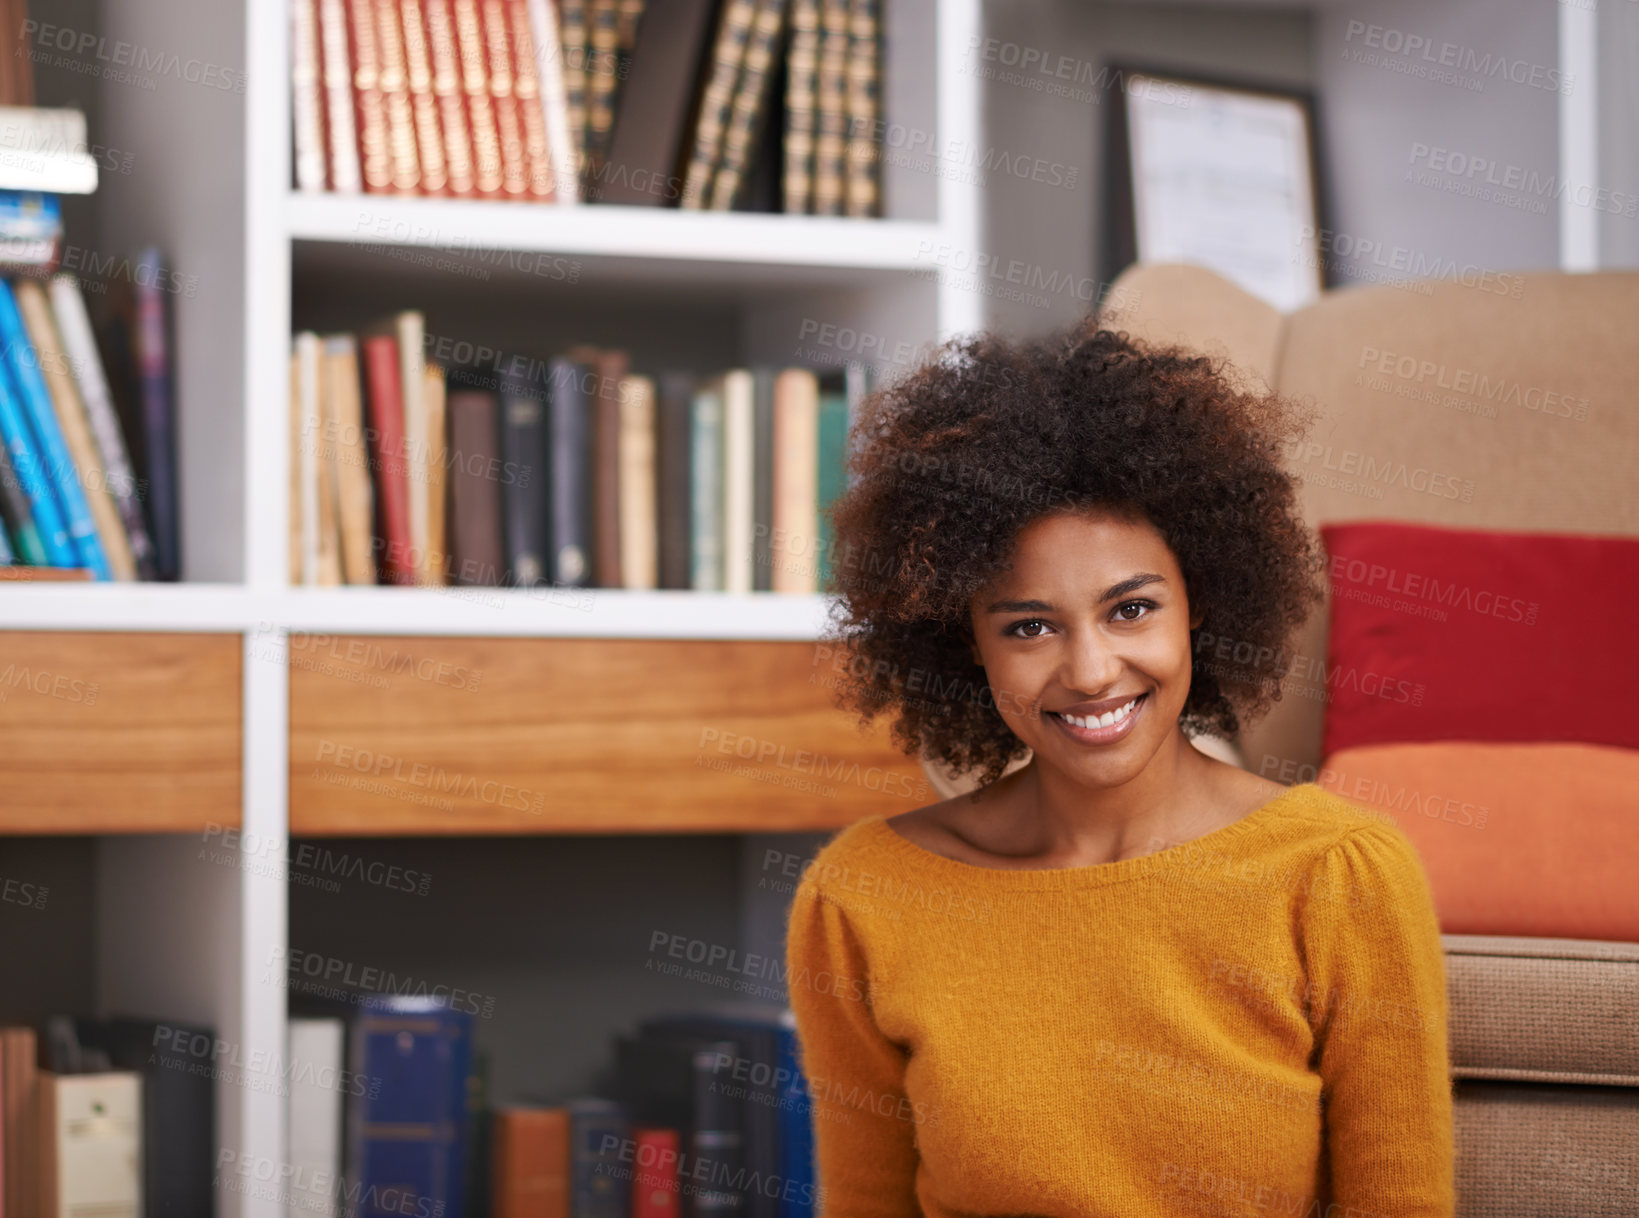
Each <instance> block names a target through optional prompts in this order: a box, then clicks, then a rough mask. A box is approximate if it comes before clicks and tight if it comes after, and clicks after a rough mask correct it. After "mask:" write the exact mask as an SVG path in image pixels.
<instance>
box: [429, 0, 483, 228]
mask: <svg viewBox="0 0 1639 1218" xmlns="http://www.w3.org/2000/svg"><path fill="white" fill-rule="evenodd" d="M422 13H423V16H424V17H425V18H426V22H427V50H428V52H429V54H430V55H431V59H432V86H433V97H434V98H435V99H437V102H438V122H439V127H440V129H441V130H442V131H443V132H444V164H445V171H446V174H447V177H448V186H449V192H450V193H451V194H452V195H470V194H472V193H473V189H474V187H473V164H472V127H471V124H470V122H469V120H468V118H467V106H466V100H465V95H464V94H463V93H462V91H461V57H460V55H459V54H457V53H456V47H455V15H454V13H453V12H452V11H451V9H450V0H422Z"/></svg>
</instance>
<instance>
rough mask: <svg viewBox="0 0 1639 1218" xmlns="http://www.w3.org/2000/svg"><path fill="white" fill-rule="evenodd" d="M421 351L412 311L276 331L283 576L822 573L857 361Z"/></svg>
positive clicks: (528, 581)
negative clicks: (282, 407) (441, 357)
mask: <svg viewBox="0 0 1639 1218" xmlns="http://www.w3.org/2000/svg"><path fill="white" fill-rule="evenodd" d="M460 345H461V346H462V347H466V346H467V344H460ZM429 349H431V350H434V351H436V350H437V346H436V344H431V343H429V342H428V341H427V338H426V334H425V325H424V322H423V318H422V315H421V314H420V313H418V312H413V311H412V312H406V313H401V314H398V315H397V316H395V317H393V318H389V319H387V320H385V321H384V322H382V323H379V324H378V325H376V326H374V327H372V328H370V329H369V330H367V331H365V332H364V333H362V334H359V335H352V334H333V335H324V336H321V335H319V334H316V333H313V332H303V333H300V334H297V335H296V336H295V342H294V351H293V353H292V356H291V361H292V362H291V375H290V383H291V414H290V435H291V453H292V460H291V468H290V504H291V511H290V581H291V583H292V584H317V585H339V584H372V583H385V584H415V585H422V586H444V585H470V586H499V585H507V586H519V587H530V586H537V585H542V584H556V585H563V586H569V587H598V588H630V589H652V588H670V589H692V590H696V591H727V592H746V593H749V592H756V591H769V592H784V593H812V592H816V591H819V590H820V589H822V588H823V587H824V586H825V582H826V579H827V576H828V572H829V565H830V563H831V561H832V558H833V556H832V555H831V554H830V542H829V535H828V520H827V513H826V509H827V508H828V507H829V505H830V504H831V502H832V500H834V499H835V498H836V496H837V495H838V494H839V493H840V492H841V490H842V489H843V485H844V481H845V470H844V449H845V445H846V440H847V430H848V422H849V417H850V411H851V403H852V402H854V401H857V399H858V397H859V396H860V395H861V394H863V393H864V392H865V390H866V383H865V373H864V370H863V368H862V367H859V366H851V367H850V368H849V369H847V370H838V371H834V372H815V371H813V370H811V369H806V368H786V369H783V370H779V369H774V368H766V367H757V368H737V369H731V370H729V371H727V372H723V373H720V374H718V375H715V376H708V377H696V376H693V375H691V374H688V373H663V374H662V375H660V377H659V378H658V382H657V381H656V380H655V379H652V378H650V377H647V376H642V375H635V374H633V373H632V372H631V361H630V358H629V356H628V354H627V353H626V352H624V351H621V350H616V349H609V348H596V347H588V346H577V347H571V348H569V349H568V350H567V351H566V352H564V354H562V355H560V356H557V357H555V358H551V359H544V360H543V359H534V358H526V357H523V356H507V355H499V354H497V355H495V356H493V357H492V358H491V359H490V360H489V361H488V362H487V363H485V364H483V365H482V366H464V367H457V368H451V369H449V370H447V371H446V370H445V369H444V368H443V367H441V366H440V365H438V364H437V363H434V362H431V361H429V360H427V358H426V355H427V352H428V350H429Z"/></svg>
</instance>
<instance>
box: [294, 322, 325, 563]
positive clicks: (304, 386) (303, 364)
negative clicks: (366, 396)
mask: <svg viewBox="0 0 1639 1218" xmlns="http://www.w3.org/2000/svg"><path fill="white" fill-rule="evenodd" d="M292 348H293V349H292V351H291V365H290V388H291V406H292V408H293V409H294V411H295V413H296V417H297V419H298V420H299V422H298V424H297V426H296V427H295V429H294V436H295V439H294V440H293V444H294V447H293V448H292V450H291V451H292V453H293V454H294V455H295V466H294V468H295V471H296V479H295V481H294V482H293V483H292V499H291V504H290V510H291V529H292V533H291V536H292V538H293V539H294V541H295V542H296V543H297V544H298V545H299V546H300V552H299V557H300V561H298V562H297V563H296V564H295V565H294V566H293V568H292V580H293V582H295V581H296V580H297V577H298V576H299V582H300V583H303V584H307V585H313V584H317V583H319V582H320V579H319V549H320V542H319V528H320V524H319V498H320V478H319V470H320V467H321V465H322V462H321V460H320V457H319V448H320V445H321V443H322V439H323V434H324V433H323V430H322V427H321V419H320V416H319V336H318V335H317V334H314V333H311V332H304V333H301V334H298V335H296V337H295V339H294V341H293V342H292Z"/></svg>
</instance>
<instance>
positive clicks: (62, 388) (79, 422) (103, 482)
mask: <svg viewBox="0 0 1639 1218" xmlns="http://www.w3.org/2000/svg"><path fill="white" fill-rule="evenodd" d="M14 291H15V293H16V297H17V308H18V311H19V312H20V313H21V314H22V317H23V326H24V329H25V330H26V332H27V334H28V340H29V344H30V346H31V347H32V348H33V350H34V358H35V363H36V365H37V366H38V368H39V371H40V375H41V377H42V379H43V380H44V381H45V384H46V389H47V392H48V394H49V395H50V398H51V404H52V407H53V408H54V409H55V411H56V418H57V424H58V426H59V427H60V428H61V429H62V434H63V442H64V444H66V445H67V447H68V452H69V456H70V457H71V458H72V459H73V461H74V466H75V468H76V470H77V471H78V473H79V479H80V483H81V485H82V487H83V489H84V492H85V497H86V502H87V504H88V506H89V507H90V509H91V519H92V522H93V524H94V525H95V527H96V532H97V540H98V542H99V543H100V544H101V545H102V551H103V554H104V555H105V556H106V557H107V560H108V568H109V571H110V572H111V573H112V575H113V578H115V579H118V580H133V579H135V578H136V577H137V567H136V560H135V559H134V558H133V556H132V554H131V543H130V540H129V538H128V537H127V536H126V533H125V524H124V522H123V521H122V520H121V519H120V512H119V506H118V504H117V503H116V502H115V498H114V494H113V491H112V489H111V488H110V486H109V478H108V471H107V470H106V469H105V468H104V467H103V460H102V454H101V453H100V452H99V451H98V449H97V443H96V440H95V439H94V438H93V436H92V434H91V424H90V421H89V419H87V417H86V411H85V403H84V402H82V401H81V400H80V391H79V387H78V385H76V384H75V381H74V375H73V372H72V370H71V368H70V365H69V362H68V356H67V354H66V353H65V352H64V350H63V342H62V339H61V337H60V336H59V335H58V332H57V322H56V319H55V318H54V317H53V316H52V311H51V303H50V301H49V300H47V298H46V291H45V288H43V287H41V286H40V283H39V281H38V280H34V279H20V280H18V281H17V284H16V286H15V288H14Z"/></svg>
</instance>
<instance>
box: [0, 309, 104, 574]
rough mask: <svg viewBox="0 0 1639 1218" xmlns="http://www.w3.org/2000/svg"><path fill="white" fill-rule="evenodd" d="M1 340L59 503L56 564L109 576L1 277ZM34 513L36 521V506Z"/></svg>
mask: <svg viewBox="0 0 1639 1218" xmlns="http://www.w3.org/2000/svg"><path fill="white" fill-rule="evenodd" d="M0 343H4V344H5V362H6V368H7V371H8V372H10V374H11V380H12V384H14V385H15V386H16V387H17V396H18V400H19V402H20V404H21V406H22V410H23V413H24V415H25V416H26V417H27V419H28V424H29V429H30V434H31V437H32V439H33V441H34V444H35V446H36V447H35V451H37V452H38V454H39V459H40V460H41V461H43V462H44V463H45V467H46V472H47V474H48V476H49V478H50V482H51V487H50V494H51V495H52V496H54V497H55V499H56V501H57V503H58V504H60V505H61V507H62V523H63V525H64V526H66V528H67V534H68V535H67V543H68V544H67V550H66V552H67V554H68V555H71V556H72V557H71V558H70V559H69V561H68V562H65V563H62V564H60V565H63V566H81V567H89V568H90V569H91V571H92V574H93V575H94V576H95V577H96V578H97V579H110V578H112V572H111V571H110V570H109V567H108V559H107V556H106V555H105V554H104V553H103V549H102V544H101V543H100V542H99V541H98V540H97V526H96V523H95V522H94V521H93V519H92V517H91V505H90V504H89V503H88V502H87V501H86V497H85V491H84V490H83V489H82V487H81V486H80V475H79V472H78V471H77V470H76V469H75V468H74V462H73V460H72V459H71V458H70V456H69V454H68V445H67V443H66V441H65V440H64V438H63V433H62V428H61V427H60V426H58V423H57V419H56V416H55V415H54V413H53V411H52V407H51V396H50V395H49V394H48V393H47V392H46V387H45V382H44V381H42V380H41V379H40V370H39V366H38V362H37V361H38V358H39V357H38V356H37V355H36V354H35V353H34V351H33V349H32V348H31V347H30V346H29V342H28V336H27V334H26V333H25V331H24V329H23V319H22V317H21V316H20V315H19V314H18V312H17V301H16V298H15V297H14V296H13V295H12V292H11V285H10V284H9V283H6V282H5V281H4V280H0ZM14 452H15V450H14ZM42 489H43V488H42ZM31 498H32V496H31ZM35 515H36V519H38V518H39V509H38V506H37V507H36V510H35ZM43 523H44V522H43V521H42V524H43Z"/></svg>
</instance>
